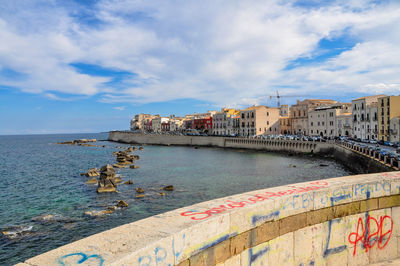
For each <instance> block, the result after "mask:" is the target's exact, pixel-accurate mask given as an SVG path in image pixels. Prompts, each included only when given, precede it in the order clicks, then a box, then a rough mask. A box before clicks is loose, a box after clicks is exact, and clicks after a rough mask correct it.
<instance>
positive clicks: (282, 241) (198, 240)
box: [21, 172, 400, 266]
mask: <svg viewBox="0 0 400 266" xmlns="http://www.w3.org/2000/svg"><path fill="white" fill-rule="evenodd" d="M366 228H368V229H366ZM399 243H400V172H386V173H378V174H368V175H356V176H345V177H339V178H331V179H325V180H319V181H313V182H304V183H298V184H291V185H286V186H281V187H275V188H268V189H260V190H257V191H251V192H246V193H243V194H238V195H233V196H229V197H225V198H220V199H215V200H211V201H207V202H202V203H198V204H195V205H192V206H188V207H184V208H180V209H177V210H174V211H170V212H167V213H163V214H159V215H156V216H152V217H149V218H147V219H143V220H140V221H137V222H133V223H131V224H126V225H123V226H119V227H117V228H114V229H111V230H108V231H105V232H102V233H99V234H96V235H93V236H90V237H87V238H85V239H82V240H79V241H76V242H73V243H71V244H68V245H65V246H63V247H60V248H57V249H54V250H52V251H49V252H46V253H44V254H41V255H39V256H36V257H34V258H31V259H29V260H27V261H26V262H25V263H26V264H28V265H58V264H59V265H78V264H81V263H86V264H87V265H190V266H193V265H217V264H218V265H338V262H340V265H367V264H370V263H378V262H382V261H385V260H394V259H396V258H400V244H399ZM21 265H22V264H21Z"/></svg>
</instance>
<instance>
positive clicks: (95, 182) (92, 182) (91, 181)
mask: <svg viewBox="0 0 400 266" xmlns="http://www.w3.org/2000/svg"><path fill="white" fill-rule="evenodd" d="M97 182H99V181H97V179H96V178H95V177H93V178H91V179H89V180H88V181H86V184H97Z"/></svg>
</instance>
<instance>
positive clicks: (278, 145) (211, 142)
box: [108, 131, 334, 153]
mask: <svg viewBox="0 0 400 266" xmlns="http://www.w3.org/2000/svg"><path fill="white" fill-rule="evenodd" d="M108 139H109V140H110V141H116V142H123V143H133V144H134V143H136V144H152V145H184V146H210V147H221V148H238V149H254V150H266V151H287V152H299V153H329V152H332V149H333V146H334V144H333V143H326V142H310V141H294V140H293V141H290V140H262V139H248V138H225V137H210V136H207V137H203V136H177V135H164V134H163V135H157V134H137V133H132V132H127V131H111V132H110V134H109V138H108Z"/></svg>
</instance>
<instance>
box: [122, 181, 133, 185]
mask: <svg viewBox="0 0 400 266" xmlns="http://www.w3.org/2000/svg"><path fill="white" fill-rule="evenodd" d="M124 184H125V185H132V184H133V180H128V181H125V182H124Z"/></svg>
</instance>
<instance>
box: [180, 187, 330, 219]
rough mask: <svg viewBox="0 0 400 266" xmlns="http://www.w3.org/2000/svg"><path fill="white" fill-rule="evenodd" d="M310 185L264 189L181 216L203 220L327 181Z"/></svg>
mask: <svg viewBox="0 0 400 266" xmlns="http://www.w3.org/2000/svg"><path fill="white" fill-rule="evenodd" d="M309 184H310V185H312V186H306V187H297V186H294V185H292V186H289V187H290V188H291V189H287V190H282V191H278V192H271V191H266V192H263V193H260V194H257V195H255V196H253V197H250V198H248V199H247V201H246V200H244V201H240V202H236V201H232V200H228V201H227V202H226V204H225V205H219V206H218V207H213V208H210V209H209V210H206V211H204V212H195V211H186V212H182V213H181V216H191V217H190V219H192V220H204V219H207V218H209V217H211V215H213V214H218V213H221V212H225V211H227V210H230V209H234V208H243V207H244V206H246V205H249V204H256V203H258V202H261V201H264V200H268V199H270V198H273V197H282V196H284V195H291V194H300V193H304V192H308V191H313V190H318V189H321V188H325V187H327V186H328V182H325V181H315V182H310V183H309Z"/></svg>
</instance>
